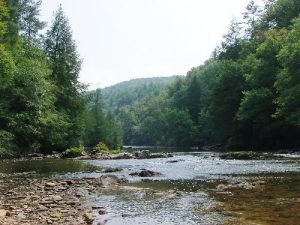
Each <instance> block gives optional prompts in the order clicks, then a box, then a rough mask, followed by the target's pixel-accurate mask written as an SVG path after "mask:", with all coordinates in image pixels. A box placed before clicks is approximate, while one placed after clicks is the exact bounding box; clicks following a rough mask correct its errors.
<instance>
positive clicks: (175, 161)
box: [167, 159, 184, 163]
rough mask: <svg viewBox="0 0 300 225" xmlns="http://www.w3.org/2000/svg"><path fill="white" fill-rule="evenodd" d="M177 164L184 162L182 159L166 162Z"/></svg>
mask: <svg viewBox="0 0 300 225" xmlns="http://www.w3.org/2000/svg"><path fill="white" fill-rule="evenodd" d="M178 162H184V160H183V159H176V160H170V161H167V163H178Z"/></svg>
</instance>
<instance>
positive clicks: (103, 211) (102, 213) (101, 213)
mask: <svg viewBox="0 0 300 225" xmlns="http://www.w3.org/2000/svg"><path fill="white" fill-rule="evenodd" d="M98 213H99V215H104V214H106V209H104V208H102V209H99V210H98Z"/></svg>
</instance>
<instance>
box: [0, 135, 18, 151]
mask: <svg viewBox="0 0 300 225" xmlns="http://www.w3.org/2000/svg"><path fill="white" fill-rule="evenodd" d="M13 150H15V144H14V135H13V134H12V133H9V132H7V131H5V130H0V156H1V155H5V154H6V153H8V152H12V151H13Z"/></svg>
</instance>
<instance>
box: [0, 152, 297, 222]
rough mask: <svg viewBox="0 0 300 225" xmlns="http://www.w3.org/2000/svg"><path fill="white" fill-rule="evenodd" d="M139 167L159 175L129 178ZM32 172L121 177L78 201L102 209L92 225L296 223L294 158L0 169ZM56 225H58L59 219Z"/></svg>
mask: <svg viewBox="0 0 300 225" xmlns="http://www.w3.org/2000/svg"><path fill="white" fill-rule="evenodd" d="M278 156H280V157H278ZM103 168H111V170H106V171H105V172H104V170H103ZM143 170H150V171H154V172H157V174H158V175H157V176H154V177H139V176H133V175H130V174H133V173H136V172H140V171H143ZM33 171H34V176H39V177H41V178H44V177H46V178H49V179H53V180H55V181H60V180H61V181H63V180H75V181H81V180H86V179H88V180H97V179H98V178H100V177H101V176H104V175H114V176H117V177H118V178H121V179H122V180H126V182H124V183H122V184H120V185H119V186H118V187H114V188H101V189H97V188H94V189H93V191H91V192H89V193H88V197H85V198H82V199H80V201H81V203H82V205H83V206H84V207H86V208H89V207H90V206H93V205H101V206H103V207H105V213H101V214H99V213H97V212H92V215H93V217H94V218H93V219H94V220H93V221H94V222H93V224H98V223H99V224H100V223H102V224H108V225H109V224H111V225H119V224H130V225H135V224H278V225H279V224H298V223H299V221H300V176H299V175H300V155H299V153H293V154H280V155H278V154H274V158H272V157H270V158H268V159H263V160H225V159H221V158H220V155H219V153H216V152H190V153H174V157H172V158H158V159H139V160H137V159H123V160H85V161H76V160H75V161H74V160H34V161H15V162H11V161H8V162H2V163H1V166H0V173H2V174H6V176H8V175H7V174H10V175H12V176H16V175H18V174H19V176H21V177H22V173H23V174H24V173H25V174H26V176H29V177H30V173H32V172H33ZM114 171H115V172H114ZM8 179H9V178H8ZM20 184H21V183H20ZM20 184H18V183H17V182H16V183H13V184H11V185H20ZM93 185H95V183H93ZM1 191H2V192H4V191H7V190H4V189H1V188H0V192H1ZM55 223H56V224H60V223H59V220H58V221H55Z"/></svg>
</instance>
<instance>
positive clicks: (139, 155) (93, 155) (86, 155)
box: [0, 150, 173, 160]
mask: <svg viewBox="0 0 300 225" xmlns="http://www.w3.org/2000/svg"><path fill="white" fill-rule="evenodd" d="M170 157H173V154H171V153H169V152H155V153H153V152H150V151H149V150H143V151H134V152H120V153H111V152H100V153H97V152H94V151H84V152H82V154H81V155H79V156H77V157H69V156H68V155H66V154H64V152H63V153H58V152H54V153H52V154H41V153H32V154H27V155H18V154H8V155H3V156H2V157H1V158H0V159H2V160H27V159H30V160H41V159H63V158H64V159H65V158H72V159H76V160H93V159H98V160H101V159H102V160H116V159H154V158H170Z"/></svg>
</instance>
